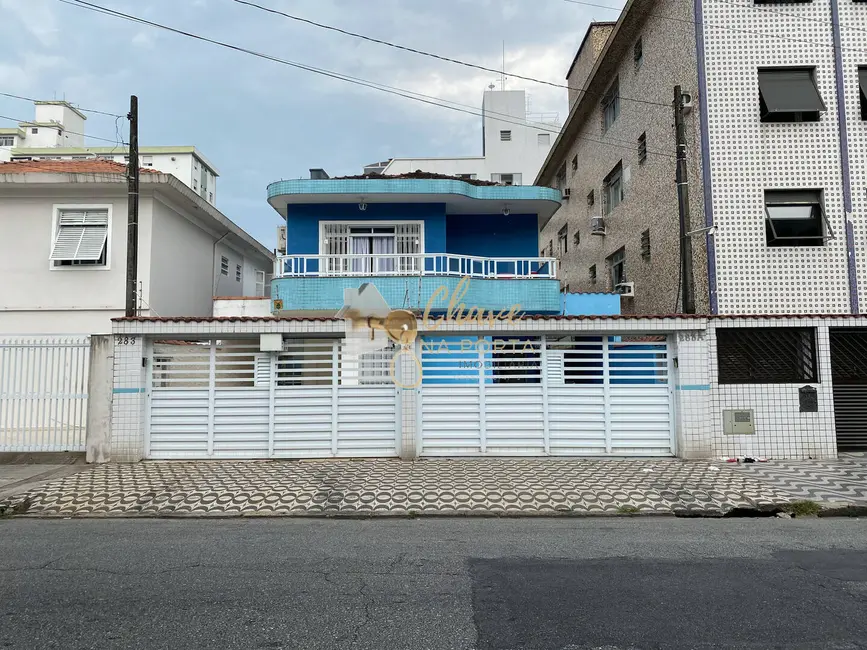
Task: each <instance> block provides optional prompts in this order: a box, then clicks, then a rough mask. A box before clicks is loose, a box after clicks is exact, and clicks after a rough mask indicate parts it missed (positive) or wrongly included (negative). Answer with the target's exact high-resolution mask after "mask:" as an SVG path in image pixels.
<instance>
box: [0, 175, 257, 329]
mask: <svg viewBox="0 0 867 650" xmlns="http://www.w3.org/2000/svg"><path fill="white" fill-rule="evenodd" d="M125 172H126V167H125V166H124V165H123V164H121V163H117V162H113V161H108V160H59V161H58V160H39V161H19V162H9V163H5V164H0V276H2V277H3V282H2V283H0V335H3V334H19V335H20V334H101V333H109V332H111V319H112V318H117V317H121V316H123V315H124V308H125V302H126V255H127V181H126V174H125ZM139 193H140V201H139V238H138V241H139V248H138V291H137V293H138V296H137V305H138V314H139V315H141V316H154V317H156V316H159V317H169V316H176V317H209V316H211V315H212V314H213V298H214V296H224V297H228V296H264V295H266V292H267V290H268V286H267V284H268V277H269V274H270V273H271V272H272V270H273V255H272V254H271V253H270V251H268V250H267V249H266V248H265V247H264V246H262V245H261V244H260V243H259V242H258V241H256V240H255V239H253V238H252V237H251V236H250V235H249V234H247V233H246V232H245V231H244V230H242V229H241V228H240V227H238V226H237V225H236V224H234V223H233V222H232V221H231V220H229V219H228V218H227V217H226V216H225V215H223V214H222V213H221V212H219V211H218V210H217V209H216V208H215V207H214V206H212V205H211V204H210V203H208V202H207V201H205V200H204V199H203V198H202V197H201V195H199V194H197V193H195V192H194V191H193V190H192V189H191V188H190V187H188V186H187V185H185V184H184V183H182V182H180V180H178V178H176V177H175V176H174V175H171V174H166V173H161V172H159V171H156V170H153V171H150V170H147V169H146V168H145V169H143V171H142V173H141V177H140V188H139Z"/></svg>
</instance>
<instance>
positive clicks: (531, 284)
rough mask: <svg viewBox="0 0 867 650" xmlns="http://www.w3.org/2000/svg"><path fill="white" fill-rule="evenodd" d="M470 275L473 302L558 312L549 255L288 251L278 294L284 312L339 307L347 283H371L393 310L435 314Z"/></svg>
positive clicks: (278, 275) (277, 274) (466, 298)
mask: <svg viewBox="0 0 867 650" xmlns="http://www.w3.org/2000/svg"><path fill="white" fill-rule="evenodd" d="M464 277H467V278H469V279H470V282H469V285H468V289H467V291H466V293H465V294H464V295H463V296H462V297H461V298H460V301H461V302H463V303H464V304H465V305H466V306H467V307H468V308H469V307H470V306H473V307H477V308H479V309H484V310H490V309H493V310H501V309H508V308H510V307H511V306H512V305H516V304H518V305H521V311H524V312H528V313H540V314H546V313H549V314H554V313H559V312H560V282H559V280H558V279H557V260H556V259H554V258H549V257H523V258H522V257H478V256H473V255H456V254H451V253H425V254H411V255H405V254H403V255H402V254H374V255H351V254H347V255H284V256H280V257H278V258H277V261H276V264H275V269H274V281H273V282H272V298H273V299H274V300H275V301H279V302H278V304H277V305H276V306H275V311H277V312H281V313H286V312H296V313H301V312H305V313H307V312H310V313H319V314H325V313H333V312H336V311H337V310H339V309H340V308H341V307H342V306H343V295H344V289H349V288H358V286H359V285H361V284H362V283H365V282H370V283H372V284H373V285H375V286H376V287H377V289H379V291H380V293H381V294H382V295H383V297H384V298H385V300H386V302H388V304H389V306H390V307H391V308H393V309H415V310H424V309H425V307H426V306H427V305H428V304H430V306H431V311H432V312H441V311H445V310H446V309H447V307H448V297H446V298H445V299H444V300H443V299H442V298H443V296H450V295H453V294H454V291H455V289H456V288H457V286H458V283H459V282H460V281H461V279H462V278H464ZM443 288H445V292H444V291H443ZM446 292H447V293H446ZM434 296H436V297H435V298H434ZM278 306H282V309H277V308H276V307H278Z"/></svg>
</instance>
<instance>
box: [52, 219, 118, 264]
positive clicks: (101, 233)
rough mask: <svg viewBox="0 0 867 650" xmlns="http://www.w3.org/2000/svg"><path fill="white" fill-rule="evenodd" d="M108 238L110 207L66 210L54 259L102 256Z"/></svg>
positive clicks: (78, 259) (63, 259) (95, 257)
mask: <svg viewBox="0 0 867 650" xmlns="http://www.w3.org/2000/svg"><path fill="white" fill-rule="evenodd" d="M107 239H108V212H107V211H105V210H102V211H93V210H85V211H80V212H78V211H76V212H73V211H62V212H61V213H60V218H59V220H58V224H57V234H56V235H55V238H54V246H53V247H52V249H51V259H52V260H53V261H55V262H66V261H95V260H98V259H99V258H100V257H102V251H103V249H104V248H105V242H106V240H107Z"/></svg>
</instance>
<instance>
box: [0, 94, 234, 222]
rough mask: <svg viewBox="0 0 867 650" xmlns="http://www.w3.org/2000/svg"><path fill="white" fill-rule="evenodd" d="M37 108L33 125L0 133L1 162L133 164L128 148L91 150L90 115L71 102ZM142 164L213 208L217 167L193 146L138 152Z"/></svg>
mask: <svg viewBox="0 0 867 650" xmlns="http://www.w3.org/2000/svg"><path fill="white" fill-rule="evenodd" d="M34 103H35V116H34V119H33V121H32V122H21V123H19V124H18V126H17V127H14V128H5V129H0V162H8V161H10V160H89V159H99V160H111V161H114V162H119V163H128V162H129V149H128V147H126V146H107V147H86V146H85V144H84V140H85V135H84V134H85V133H86V131H85V121H86V120H87V116H85V115H84V113H82V112H81V111H80V110H78V109H77V108H75V107H74V106H73V105H72V104H70V103H69V102H66V101H39V102H34ZM139 165H140V166H141V167H142V168H150V169H157V170H159V171H161V172H164V173H166V174H171V175H172V176H174V177H175V178H177V179H178V180H179V181H181V182H182V183H183V184H184V185H186V186H187V187H189V188H191V189H192V190H193V191H194V192H195V193H196V194H198V195H199V196H201V197H202V198H203V199H205V201H207V202H208V203H210V204H211V205H216V201H217V177H218V176H219V175H220V173H219V172H218V171H217V168H216V167H215V166H214V165H213V164H211V162H210V161H208V159H207V158H205V156H204V155H202V153H201V152H200V151H198V149H196V148H195V147H192V146H169V147H141V146H140V147H139Z"/></svg>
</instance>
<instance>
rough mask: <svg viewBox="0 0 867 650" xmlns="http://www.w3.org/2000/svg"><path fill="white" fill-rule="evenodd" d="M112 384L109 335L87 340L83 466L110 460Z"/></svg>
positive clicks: (112, 359) (112, 369) (92, 337)
mask: <svg viewBox="0 0 867 650" xmlns="http://www.w3.org/2000/svg"><path fill="white" fill-rule="evenodd" d="M113 383H114V345H113V342H112V337H111V336H110V335H94V336H91V337H90V373H89V374H88V379H87V443H86V447H87V462H88V463H107V462H109V461H110V460H111V400H112V388H113Z"/></svg>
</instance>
